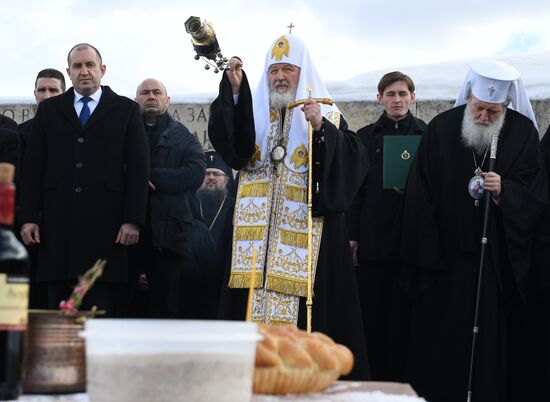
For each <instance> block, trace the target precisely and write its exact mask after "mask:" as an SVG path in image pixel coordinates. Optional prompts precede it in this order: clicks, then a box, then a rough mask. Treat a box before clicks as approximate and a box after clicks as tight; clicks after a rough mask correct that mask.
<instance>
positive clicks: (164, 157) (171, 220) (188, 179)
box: [149, 115, 206, 255]
mask: <svg viewBox="0 0 550 402" xmlns="http://www.w3.org/2000/svg"><path fill="white" fill-rule="evenodd" d="M166 117H167V119H168V126H167V127H166V129H165V130H164V131H163V132H162V133H161V134H160V137H159V140H158V142H157V143H156V144H155V145H154V146H152V147H151V182H152V183H153V185H154V186H155V188H156V190H152V191H150V192H149V207H150V214H151V231H152V245H153V247H158V248H167V249H170V250H171V251H173V252H174V253H178V254H182V255H185V254H187V253H188V252H189V250H188V249H189V239H188V238H189V232H190V231H191V230H192V229H191V224H192V220H193V216H192V213H191V206H190V201H189V198H190V197H191V195H192V194H193V193H192V192H193V191H195V190H196V189H197V188H199V187H200V185H201V184H202V181H203V179H204V171H205V169H206V160H205V157H204V151H203V150H202V146H201V144H200V143H199V141H198V140H197V138H196V137H195V136H193V134H191V133H190V132H189V130H188V129H187V127H185V126H184V125H183V124H181V123H179V122H177V121H175V120H174V119H173V118H172V117H171V116H170V115H167V116H166Z"/></svg>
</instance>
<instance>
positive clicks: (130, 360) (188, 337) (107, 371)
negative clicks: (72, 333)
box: [81, 319, 261, 402]
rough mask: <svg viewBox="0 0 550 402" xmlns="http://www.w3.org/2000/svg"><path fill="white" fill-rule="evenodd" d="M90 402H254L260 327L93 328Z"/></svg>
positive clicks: (128, 324)
mask: <svg viewBox="0 0 550 402" xmlns="http://www.w3.org/2000/svg"><path fill="white" fill-rule="evenodd" d="M81 335H82V336H83V337H84V338H86V368H87V376H86V377H87V391H88V395H89V398H90V401H94V402H110V401H117V402H120V401H128V402H137V401H143V402H146V401H155V402H163V401H167V402H168V401H170V402H174V401H189V402H247V401H250V399H251V397H252V375H253V370H254V354H255V350H256V341H257V340H259V339H260V338H261V336H260V335H259V334H258V331H257V326H256V324H253V323H247V322H240V321H196V320H119V319H94V320H88V321H87V322H86V327H85V331H84V332H82V334H81Z"/></svg>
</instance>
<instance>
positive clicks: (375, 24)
mask: <svg viewBox="0 0 550 402" xmlns="http://www.w3.org/2000/svg"><path fill="white" fill-rule="evenodd" d="M0 5H1V12H0V51H1V54H2V64H1V69H2V72H3V73H2V74H1V75H0V80H1V84H0V98H13V97H26V96H32V91H33V85H34V78H35V76H36V73H37V72H38V71H39V70H41V69H42V68H46V67H53V68H57V69H60V70H63V71H64V70H65V68H66V64H67V62H66V55H67V52H68V50H69V49H70V48H71V47H72V46H73V45H74V44H76V43H78V42H89V43H91V44H93V45H95V46H96V47H97V48H98V49H99V50H100V51H101V53H102V55H103V61H104V63H105V64H106V65H107V73H106V75H105V77H104V79H103V81H102V83H103V84H106V85H110V86H111V87H112V88H113V89H114V90H115V91H116V92H118V93H120V94H123V95H127V96H131V97H133V95H134V92H135V88H136V86H137V85H138V84H139V82H141V80H143V79H144V78H147V77H155V78H158V79H160V80H161V81H163V82H164V83H165V85H166V86H167V88H168V91H169V94H170V95H172V97H176V98H189V97H193V95H194V94H199V93H215V92H216V91H217V86H218V81H219V78H220V77H219V75H215V74H214V73H213V72H212V71H205V70H204V67H203V65H204V63H202V61H195V60H194V59H193V55H194V53H193V50H192V46H191V43H190V36H189V35H188V34H186V32H185V28H184V22H185V21H186V20H187V18H188V17H189V16H191V15H194V16H198V17H201V19H207V20H209V21H211V22H212V24H213V26H214V28H215V30H216V34H217V38H218V41H219V43H220V46H221V48H222V51H223V52H224V54H226V55H227V56H231V55H239V56H240V57H241V58H242V59H243V61H244V67H245V70H246V71H247V74H248V76H249V79H250V81H251V83H252V85H253V86H255V84H256V83H257V82H258V79H259V75H260V74H261V70H262V68H263V60H264V57H265V54H266V52H267V50H268V47H269V45H270V44H271V42H272V41H273V40H274V39H275V38H276V37H278V36H279V35H280V34H281V33H284V32H288V28H286V26H287V25H288V24H289V23H290V22H292V23H293V24H294V25H295V26H296V27H295V28H294V29H293V33H295V34H296V35H298V36H300V37H301V38H302V39H303V40H304V41H305V43H306V44H307V45H308V47H309V50H310V53H311V54H312V57H313V59H314V61H315V64H316V67H317V69H318V70H319V72H320V74H321V76H322V77H323V79H324V80H326V81H347V80H350V79H352V78H353V77H355V76H357V75H359V74H362V73H365V72H369V71H373V70H382V69H387V70H388V71H389V70H390V69H397V68H399V69H403V67H407V66H418V65H424V64H433V63H440V62H446V61H452V60H463V59H472V58H479V57H491V56H509V55H517V54H522V53H525V54H528V53H532V52H540V51H547V50H550V23H549V19H548V16H549V15H550V1H549V0H526V1H524V2H518V1H517V0H514V1H511V0H509V1H508V0H500V1H487V0H485V1H472V0H462V1H446V0H437V1H436V0H424V1H423V0H416V1H412V0H409V1H404V0H394V1H387V0H380V1H379V0H355V1H353V0H338V1H328V0H315V1H288V0H279V1H275V0H269V1H264V0H256V1H252V0H247V1H245V0H211V1H209V0H193V1H190V0H149V1H144V0H122V1H115V0H95V1H86V0H48V1H42V0H40V1H39V0H36V1H34V0H17V1H16V0H0ZM549 71H550V69H549ZM405 72H406V71H405ZM375 79H376V78H374V77H373V80H375ZM549 83H550V78H549ZM369 98H370V97H369Z"/></svg>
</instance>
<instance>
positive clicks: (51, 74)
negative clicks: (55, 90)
mask: <svg viewBox="0 0 550 402" xmlns="http://www.w3.org/2000/svg"><path fill="white" fill-rule="evenodd" d="M39 78H55V79H57V80H59V81H60V82H61V92H65V76H64V75H63V73H62V72H61V71H58V70H56V69H55V68H45V69H44V70H41V71H39V72H38V75H37V76H36V80H35V81H34V88H35V89H36V84H38V79H39Z"/></svg>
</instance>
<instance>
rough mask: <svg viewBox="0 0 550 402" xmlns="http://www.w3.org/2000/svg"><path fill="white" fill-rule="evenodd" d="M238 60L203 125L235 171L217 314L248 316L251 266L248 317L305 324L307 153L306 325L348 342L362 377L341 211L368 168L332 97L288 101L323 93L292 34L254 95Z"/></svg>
mask: <svg viewBox="0 0 550 402" xmlns="http://www.w3.org/2000/svg"><path fill="white" fill-rule="evenodd" d="M242 65H243V64H242V61H241V60H240V59H238V58H236V57H234V58H232V59H231V60H230V63H229V69H228V70H227V71H226V73H225V74H224V75H223V78H222V81H221V83H220V93H219V96H218V98H217V99H216V100H215V101H214V102H213V104H212V106H211V110H210V122H209V127H208V131H209V136H210V141H211V142H212V145H213V146H214V148H215V149H216V151H218V152H219V153H220V154H221V155H222V156H223V158H224V159H225V161H226V162H227V163H228V164H229V165H230V166H231V167H232V168H233V169H235V170H239V171H240V174H239V176H240V177H239V185H238V190H237V197H236V204H235V215H234V220H233V221H234V228H233V241H232V261H231V269H230V271H229V268H228V272H227V274H226V276H227V280H226V282H225V283H226V284H227V287H226V288H225V289H224V291H223V292H222V300H221V306H222V318H226V319H227V318H231V319H244V318H245V311H246V306H247V293H248V287H249V285H250V282H251V278H252V271H253V270H254V269H255V270H256V273H257V274H256V275H255V278H256V280H255V283H254V287H255V290H254V295H253V303H252V313H251V317H252V320H254V321H258V322H265V323H270V324H297V325H298V326H299V327H301V328H305V326H306V306H305V297H306V295H307V286H308V274H307V258H308V255H307V254H308V245H307V243H308V242H307V238H308V229H307V227H308V226H307V215H308V206H307V188H308V158H310V157H312V158H313V172H312V175H313V180H312V188H313V230H312V233H313V236H312V239H313V240H312V255H311V258H312V267H313V283H314V286H313V293H314V298H313V314H312V329H313V330H314V331H321V332H324V333H326V334H328V335H329V336H331V337H332V338H333V339H334V340H335V341H336V342H339V343H342V344H345V345H346V346H348V347H349V348H350V349H351V350H352V351H353V353H354V355H355V359H356V362H355V367H354V371H353V372H352V374H351V377H353V378H361V379H365V378H366V377H367V376H368V368H367V361H366V347H365V340H364V337H363V330H362V321H361V313H360V307H359V298H358V293H357V285H356V282H355V276H354V272H353V267H352V261H351V255H350V252H349V238H348V235H347V230H346V226H345V220H344V216H343V212H344V211H345V210H346V209H347V208H348V207H349V205H350V203H351V201H352V200H353V198H354V196H355V194H356V193H357V191H358V189H359V186H360V185H361V183H362V181H363V178H364V177H365V174H366V171H367V166H368V162H367V158H366V154H365V151H364V149H363V146H362V144H361V141H360V140H359V138H358V137H357V135H356V134H355V133H353V132H351V131H349V130H348V128H347V123H346V121H345V120H344V118H343V117H342V114H341V113H340V111H339V109H338V108H337V107H336V106H334V105H331V106H327V105H320V104H318V103H317V102H315V100H313V99H311V100H307V101H306V102H305V103H304V105H303V107H302V108H293V109H289V108H287V105H288V103H289V102H292V101H295V100H301V99H304V98H309V97H310V94H309V93H308V91H307V89H308V88H309V89H310V90H311V88H312V92H311V95H312V96H314V97H319V98H328V97H329V94H328V91H327V90H326V88H325V85H324V84H323V82H322V81H321V79H320V77H319V75H318V74H317V71H316V69H315V67H314V65H313V62H312V60H311V58H310V56H309V52H308V50H307V48H306V47H305V45H304V44H303V42H302V41H301V40H300V39H299V38H297V37H296V36H294V35H292V34H285V35H281V36H279V37H278V38H277V39H276V40H275V41H274V42H273V44H272V45H271V47H270V48H269V51H268V53H267V56H266V59H265V69H264V73H263V75H262V77H261V79H260V83H259V86H258V89H257V90H256V93H255V95H254V97H252V95H251V91H250V87H249V85H248V81H247V78H246V74H245V73H244V71H243V70H242ZM308 123H310V124H311V126H312V128H313V144H312V145H311V147H310V145H309V144H308ZM310 150H311V153H310ZM254 252H255V253H256V255H257V260H256V261H257V264H256V265H257V266H256V267H253V266H252V265H253V264H252V256H253V253H254Z"/></svg>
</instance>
